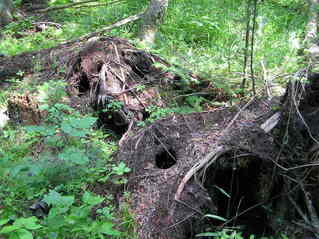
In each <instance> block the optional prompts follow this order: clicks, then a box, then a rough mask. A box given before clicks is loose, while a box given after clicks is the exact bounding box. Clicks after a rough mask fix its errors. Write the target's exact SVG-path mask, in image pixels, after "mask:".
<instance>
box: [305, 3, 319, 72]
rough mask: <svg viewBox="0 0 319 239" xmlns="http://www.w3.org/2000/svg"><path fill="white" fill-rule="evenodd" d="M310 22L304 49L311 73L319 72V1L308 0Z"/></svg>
mask: <svg viewBox="0 0 319 239" xmlns="http://www.w3.org/2000/svg"><path fill="white" fill-rule="evenodd" d="M308 5H309V20H308V24H307V27H306V36H305V41H304V43H305V44H304V47H305V48H306V51H307V54H306V59H307V60H308V62H309V71H310V72H311V71H318V70H319V67H316V65H318V64H316V63H318V62H319V46H318V42H317V41H318V36H317V35H318V21H319V0H308ZM316 68H317V69H316Z"/></svg>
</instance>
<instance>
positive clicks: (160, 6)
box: [139, 0, 168, 44]
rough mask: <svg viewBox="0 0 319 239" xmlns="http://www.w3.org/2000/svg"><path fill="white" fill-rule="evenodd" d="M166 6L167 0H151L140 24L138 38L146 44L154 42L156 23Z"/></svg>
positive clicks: (159, 21)
mask: <svg viewBox="0 0 319 239" xmlns="http://www.w3.org/2000/svg"><path fill="white" fill-rule="evenodd" d="M167 7H168V0H151V2H150V5H149V7H148V9H147V10H146V12H145V14H144V16H143V21H142V24H141V25H140V30H139V38H140V40H141V41H142V42H144V43H146V44H154V42H155V35H156V32H157V28H158V25H159V24H160V23H161V22H162V20H163V16H164V14H165V12H166V9H167Z"/></svg>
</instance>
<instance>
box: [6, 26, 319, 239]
mask: <svg viewBox="0 0 319 239" xmlns="http://www.w3.org/2000/svg"><path fill="white" fill-rule="evenodd" d="M37 27H38V26H36V27H35V28H34V29H33V30H32V31H28V32H24V33H23V34H33V33H34V31H36V29H37ZM44 27H45V26H44ZM40 31H42V30H41V29H40ZM24 36H25V35H24ZM16 37H17V38H19V36H16ZM12 78H14V80H12ZM10 79H11V80H10ZM0 87H1V89H2V90H3V92H5V93H3V94H2V95H1V96H2V97H3V98H6V100H5V102H6V103H5V105H6V107H7V112H8V116H9V118H10V124H9V125H8V126H6V128H4V130H3V132H1V133H0V137H1V138H0V141H1V142H2V143H3V148H2V149H1V150H0V155H1V157H2V158H3V161H2V162H1V163H2V164H3V165H2V167H1V168H2V169H1V171H0V172H1V178H0V181H1V182H2V186H1V188H0V189H1V193H0V199H1V200H2V201H3V206H2V207H1V208H0V215H1V216H3V218H5V220H4V221H3V222H1V224H0V226H1V227H2V229H1V231H0V238H1V236H2V235H5V236H6V235H8V234H9V233H18V231H19V230H20V232H21V230H28V231H31V232H32V233H33V235H34V236H35V237H36V238H41V236H43V235H48V234H50V235H51V236H50V238H60V237H61V238H62V237H63V238H68V237H65V235H66V234H69V235H72V233H73V234H74V238H94V237H96V236H100V237H101V238H104V236H105V235H109V236H112V237H114V238H139V239H144V238H145V239H151V238H152V239H155V238H161V239H164V238H165V239H186V238H194V237H195V236H197V237H198V238H206V237H208V236H217V237H219V238H223V239H224V238H231V236H232V235H236V238H241V235H242V236H243V237H244V238H251V236H252V235H254V236H255V237H258V238H262V237H267V238H271V237H275V238H279V237H282V238H285V236H288V237H289V238H290V239H293V238H303V237H307V236H312V235H315V236H318V233H319V228H318V225H319V219H318V216H317V211H318V204H317V201H316V200H315V199H316V195H318V189H317V188H318V175H319V174H318V170H317V168H315V167H314V166H315V165H316V162H317V160H318V155H319V154H318V147H317V141H316V140H314V139H316V138H317V136H318V135H319V131H318V126H317V123H316V122H317V115H318V114H317V112H318V110H317V107H318V105H317V104H318V102H317V100H316V99H317V98H318V97H317V96H318V88H319V87H318V86H317V82H316V79H313V80H312V81H310V82H308V83H307V84H302V83H298V82H291V83H289V84H288V86H287V89H286V93H285V95H283V96H281V97H272V98H271V99H270V98H268V97H266V96H265V95H263V94H258V95H256V96H253V97H251V98H249V97H246V98H245V97H242V98H239V95H236V97H234V94H232V93H230V92H229V91H227V90H225V89H223V88H221V87H218V84H214V81H211V80H208V79H206V78H205V77H201V76H198V75H197V74H194V73H193V72H192V71H191V70H190V69H186V68H185V67H184V66H183V67H181V66H179V65H177V64H171V63H169V62H168V61H167V60H165V59H163V58H161V57H160V56H158V55H156V54H153V53H150V52H148V51H145V50H143V49H140V48H136V47H135V46H134V45H133V44H132V43H130V42H129V41H128V40H125V39H122V38H118V37H107V36H102V37H94V38H91V39H85V40H84V41H72V42H69V43H66V44H61V45H58V46H57V47H53V48H47V49H44V50H40V51H33V52H26V53H22V54H18V55H14V56H11V57H10V56H4V57H0ZM231 99H232V100H234V101H239V100H240V102H238V103H236V104H233V105H230V103H227V104H228V106H226V105H227V104H226V102H231ZM220 105H224V106H220ZM0 125H1V124H0ZM17 139H19V141H18V140H17ZM17 141H18V142H17ZM93 193H94V194H93ZM7 195H11V196H10V197H7ZM97 195H99V196H97ZM19 200H20V202H19ZM44 203H45V204H44ZM30 209H31V211H30ZM80 211H83V214H81V213H80ZM32 215H35V216H37V218H38V219H37V223H38V224H37V225H39V226H40V227H37V226H34V227H32V226H30V227H26V228H24V227H21V228H18V229H14V230H15V231H14V230H13V232H11V231H10V230H9V229H8V227H10V226H11V225H14V226H17V227H18V226H19V225H21V224H19V223H17V222H18V221H19V219H21V218H29V219H30V218H32V217H31V216H32ZM30 220H31V219H30ZM32 220H33V219H32ZM58 220H61V225H56V224H55V223H54V221H58ZM32 225H33V224H32ZM83 228H85V230H84V229H83ZM6 230H7V231H6ZM8 230H9V231H8ZM81 233H82V234H81ZM227 236H228V237H227Z"/></svg>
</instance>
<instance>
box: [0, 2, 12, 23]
mask: <svg viewBox="0 0 319 239" xmlns="http://www.w3.org/2000/svg"><path fill="white" fill-rule="evenodd" d="M12 14H13V4H12V1H11V0H0V27H3V26H5V25H7V24H9V23H10V22H11V21H12Z"/></svg>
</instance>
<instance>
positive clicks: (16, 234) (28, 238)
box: [0, 217, 42, 239]
mask: <svg viewBox="0 0 319 239" xmlns="http://www.w3.org/2000/svg"><path fill="white" fill-rule="evenodd" d="M8 222H9V219H4V220H1V221H0V227H2V228H1V230H0V235H6V236H7V238H8V239H33V234H32V231H35V230H37V229H40V228H42V226H41V225H39V224H38V220H37V218H36V217H29V218H18V219H17V220H15V221H14V223H13V224H12V225H6V224H8Z"/></svg>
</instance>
